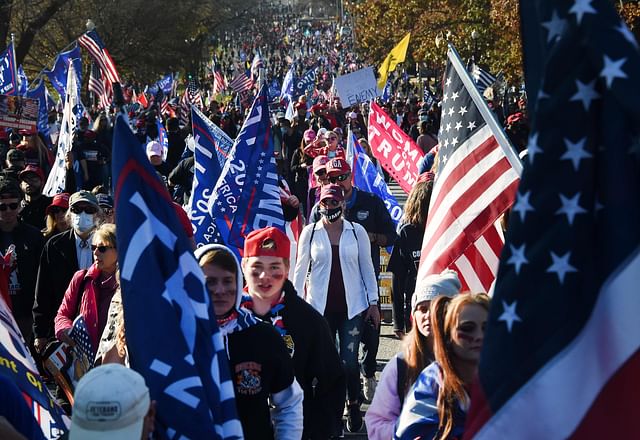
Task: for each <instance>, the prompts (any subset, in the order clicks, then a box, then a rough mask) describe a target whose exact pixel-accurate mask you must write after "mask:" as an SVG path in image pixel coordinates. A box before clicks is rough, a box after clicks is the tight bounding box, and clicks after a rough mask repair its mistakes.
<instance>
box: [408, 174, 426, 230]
mask: <svg viewBox="0 0 640 440" xmlns="http://www.w3.org/2000/svg"><path fill="white" fill-rule="evenodd" d="M432 191H433V181H432V180H429V181H425V182H418V183H416V184H415V186H414V187H413V188H412V189H411V192H410V193H409V197H408V198H407V202H406V203H405V205H404V217H403V219H402V220H403V222H404V223H408V224H410V225H416V226H424V225H425V224H426V223H427V214H428V213H429V200H431V192H432Z"/></svg>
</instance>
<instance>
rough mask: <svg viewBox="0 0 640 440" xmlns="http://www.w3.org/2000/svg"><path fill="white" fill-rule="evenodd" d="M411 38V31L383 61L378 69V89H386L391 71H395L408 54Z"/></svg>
mask: <svg viewBox="0 0 640 440" xmlns="http://www.w3.org/2000/svg"><path fill="white" fill-rule="evenodd" d="M409 38H411V32H409V33H408V34H407V35H405V37H404V38H403V39H402V40H401V41H400V42H399V43H398V44H397V45H396V47H394V48H393V49H392V50H391V52H389V55H387V57H386V58H385V59H384V61H383V62H382V65H381V66H380V68H379V69H378V73H379V74H380V78H379V79H378V89H380V90H383V89H384V86H385V85H386V84H387V77H388V76H389V72H393V71H394V70H395V68H396V66H397V65H398V64H400V63H401V62H403V61H404V57H405V56H406V55H407V48H408V47H409Z"/></svg>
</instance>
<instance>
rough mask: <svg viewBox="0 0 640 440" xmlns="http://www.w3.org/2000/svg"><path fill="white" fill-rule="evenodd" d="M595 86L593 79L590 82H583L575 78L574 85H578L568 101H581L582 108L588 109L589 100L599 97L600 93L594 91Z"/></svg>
mask: <svg viewBox="0 0 640 440" xmlns="http://www.w3.org/2000/svg"><path fill="white" fill-rule="evenodd" d="M595 86H596V80H595V79H594V80H593V81H591V82H590V83H583V82H582V81H580V80H579V79H578V80H576V87H578V91H577V92H576V94H575V95H573V96H572V97H571V99H570V100H569V101H582V105H583V106H584V110H585V111H589V106H590V105H591V101H593V100H594V99H597V98H599V97H600V95H599V94H598V93H597V92H596V91H595Z"/></svg>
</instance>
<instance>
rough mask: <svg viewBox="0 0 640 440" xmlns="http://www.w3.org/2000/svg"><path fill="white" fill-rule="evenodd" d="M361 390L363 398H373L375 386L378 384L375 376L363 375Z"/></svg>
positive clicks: (369, 400) (369, 399)
mask: <svg viewBox="0 0 640 440" xmlns="http://www.w3.org/2000/svg"><path fill="white" fill-rule="evenodd" d="M363 379H364V380H363V385H362V392H363V393H364V398H365V399H366V400H367V401H368V402H371V401H372V400H373V395H374V394H375V393H376V386H378V382H376V378H375V376H374V377H365V378H363Z"/></svg>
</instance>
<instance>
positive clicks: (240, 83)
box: [229, 70, 253, 93]
mask: <svg viewBox="0 0 640 440" xmlns="http://www.w3.org/2000/svg"><path fill="white" fill-rule="evenodd" d="M229 87H231V89H233V91H234V92H236V93H242V92H246V91H248V90H250V89H251V87H253V83H252V82H251V80H250V79H249V78H247V75H245V74H244V73H242V72H241V71H239V70H238V71H237V73H236V75H235V76H234V77H233V79H232V80H231V82H230V83H229Z"/></svg>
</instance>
